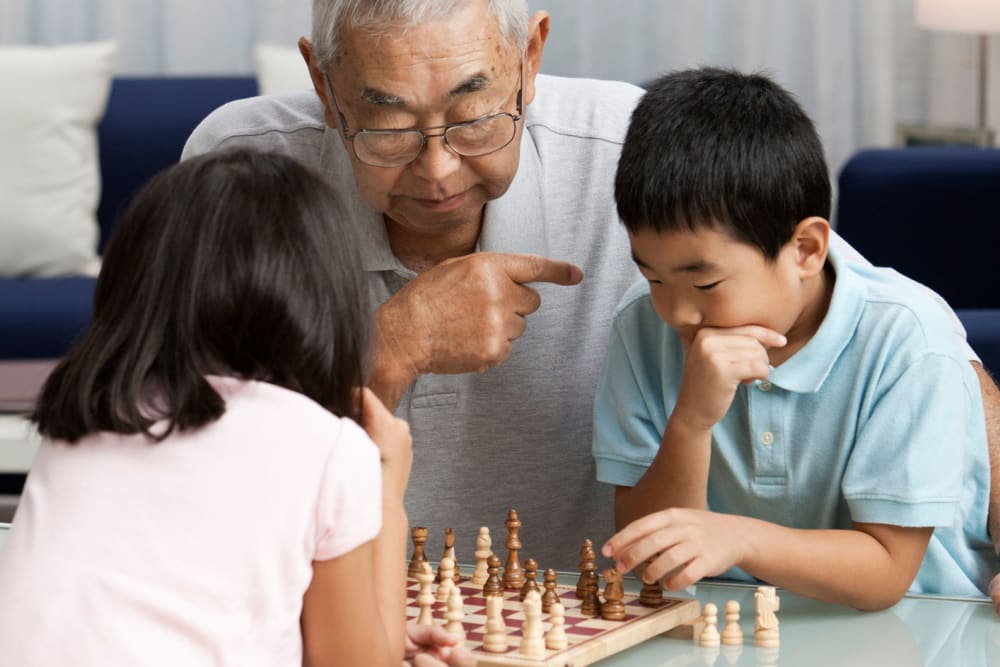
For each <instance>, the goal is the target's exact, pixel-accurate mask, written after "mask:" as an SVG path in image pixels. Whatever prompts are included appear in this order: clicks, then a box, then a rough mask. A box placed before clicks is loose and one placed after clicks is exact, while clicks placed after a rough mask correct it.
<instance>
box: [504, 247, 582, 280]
mask: <svg viewBox="0 0 1000 667" xmlns="http://www.w3.org/2000/svg"><path fill="white" fill-rule="evenodd" d="M503 265H504V271H506V272H507V275H508V276H509V277H510V279H511V280H513V281H514V282H516V283H533V282H542V283H555V284H556V285H576V284H577V283H579V282H580V281H581V280H583V270H582V269H580V267H578V266H577V265H576V264H571V263H570V262H564V261H562V260H560V259H551V258H549V257H542V256H541V255H515V254H511V255H505V256H504V258H503Z"/></svg>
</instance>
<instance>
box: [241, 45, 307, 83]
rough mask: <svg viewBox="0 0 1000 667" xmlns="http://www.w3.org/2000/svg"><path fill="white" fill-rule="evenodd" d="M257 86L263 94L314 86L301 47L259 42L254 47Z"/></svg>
mask: <svg viewBox="0 0 1000 667" xmlns="http://www.w3.org/2000/svg"><path fill="white" fill-rule="evenodd" d="M253 60H254V66H255V68H256V70H257V88H258V89H259V90H260V94H261V95H277V94H278V93H291V92H295V91H297V90H308V89H310V88H312V79H310V78H309V68H308V67H306V63H305V61H304V60H303V59H302V55H301V54H300V53H299V49H298V48H297V47H294V46H279V45H278V44H258V45H257V46H255V47H254V49H253Z"/></svg>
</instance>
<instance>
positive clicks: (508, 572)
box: [503, 509, 524, 591]
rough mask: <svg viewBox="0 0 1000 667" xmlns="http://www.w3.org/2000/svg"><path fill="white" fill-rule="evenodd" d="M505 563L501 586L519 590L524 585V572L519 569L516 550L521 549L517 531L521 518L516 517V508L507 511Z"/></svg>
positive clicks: (519, 528) (519, 562) (519, 527)
mask: <svg viewBox="0 0 1000 667" xmlns="http://www.w3.org/2000/svg"><path fill="white" fill-rule="evenodd" d="M504 525H505V526H507V545H506V546H507V563H506V564H505V565H504V568H503V587H504V589H506V590H509V591H516V590H520V588H521V586H523V585H524V572H522V571H521V561H520V560H519V559H518V556H517V552H518V551H520V550H521V540H520V539H519V538H518V535H517V533H518V531H519V530H521V520H520V519H518V518H517V510H515V509H512V510H510V511H509V512H507V520H506V521H504Z"/></svg>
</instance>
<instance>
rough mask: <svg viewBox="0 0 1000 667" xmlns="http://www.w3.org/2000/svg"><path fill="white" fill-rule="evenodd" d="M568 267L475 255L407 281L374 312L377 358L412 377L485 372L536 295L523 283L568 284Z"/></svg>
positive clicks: (504, 352) (573, 272)
mask: <svg viewBox="0 0 1000 667" xmlns="http://www.w3.org/2000/svg"><path fill="white" fill-rule="evenodd" d="M582 279H583V273H582V271H581V270H580V269H579V268H578V267H577V266H575V265H573V264H570V263H568V262H563V261H559V260H554V259H548V258H545V257H539V256H537V255H514V254H498V253H475V254H472V255H466V256H463V257H456V258H453V259H449V260H447V261H444V262H442V263H441V264H439V265H437V266H435V267H434V268H433V269H430V270H428V271H425V272H424V273H421V274H420V275H419V276H417V277H416V278H414V279H413V280H411V281H410V282H409V283H407V284H406V285H405V286H403V288H402V289H400V290H399V291H398V292H396V294H394V295H393V296H392V297H391V298H390V299H389V300H388V301H386V302H385V303H384V304H383V305H382V306H381V307H380V308H379V310H378V312H377V314H376V320H377V327H378V337H377V342H376V344H377V345H378V348H379V349H378V354H380V355H384V354H388V355H391V356H392V357H394V359H395V363H396V365H397V366H400V367H406V368H407V369H408V370H409V373H410V375H411V376H412V377H416V375H418V374H422V373H467V372H470V371H480V372H481V371H485V370H486V369H488V368H491V367H493V366H496V365H497V364H499V363H500V362H502V361H504V360H505V359H506V358H507V357H508V356H510V352H511V344H512V343H513V341H514V340H516V339H517V338H519V337H520V336H521V335H522V334H523V333H524V330H525V328H526V327H527V322H526V320H525V316H526V315H528V314H530V313H533V312H535V311H536V310H538V308H539V306H540V305H541V297H539V295H538V292H537V291H536V290H534V289H532V288H531V287H527V286H526V285H525V283H530V282H548V283H556V284H558V285H575V284H577V283H579V282H580V281H581V280H582Z"/></svg>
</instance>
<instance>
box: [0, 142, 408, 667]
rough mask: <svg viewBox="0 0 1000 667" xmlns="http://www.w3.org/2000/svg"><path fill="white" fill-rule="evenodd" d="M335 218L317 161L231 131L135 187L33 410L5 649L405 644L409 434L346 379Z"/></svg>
mask: <svg viewBox="0 0 1000 667" xmlns="http://www.w3.org/2000/svg"><path fill="white" fill-rule="evenodd" d="M343 215H344V214H343V212H342V210H341V208H340V205H339V203H338V201H337V200H336V199H335V197H334V195H333V193H332V191H330V190H329V189H328V188H327V187H326V185H325V184H324V183H323V182H322V181H321V180H320V178H319V177H318V176H316V175H314V174H313V173H312V172H310V171H309V170H307V169H306V168H304V167H302V166H301V165H299V164H298V163H296V162H294V161H292V160H291V159H289V158H285V157H282V156H279V155H271V154H260V153H251V152H247V151H236V152H228V153H222V154H213V155H207V156H203V157H200V158H196V159H193V160H190V161H187V162H184V163H182V164H179V165H176V166H174V167H172V168H170V169H168V170H167V171H165V172H164V173H162V174H161V175H159V176H158V177H156V178H155V179H153V181H152V182H151V183H150V184H149V185H148V186H147V187H146V188H145V189H144V190H143V191H142V192H141V193H140V194H139V195H138V196H137V197H136V199H135V201H134V202H133V204H132V205H131V206H130V208H129V209H128V210H127V211H126V213H125V215H124V217H123V219H122V221H121V222H120V224H119V225H118V227H117V230H116V232H115V235H114V237H113V238H112V240H111V242H110V243H109V245H108V248H107V251H106V253H105V258H104V267H103V270H102V272H101V275H100V278H99V279H98V282H97V287H96V292H95V295H94V321H93V324H92V325H91V327H90V329H89V330H88V331H87V333H86V334H85V335H84V337H83V339H82V340H81V341H80V342H79V343H78V344H77V345H76V347H75V348H74V349H73V350H72V351H71V352H70V353H69V355H67V357H66V358H65V359H64V360H63V361H62V362H61V363H60V364H59V365H58V366H57V368H56V369H55V371H54V372H53V373H52V375H51V377H50V378H49V380H48V382H47V383H46V385H45V388H44V389H43V391H42V395H41V397H40V399H39V401H38V404H37V407H36V410H35V413H34V415H33V419H34V421H35V422H36V423H37V425H38V428H39V431H40V432H41V433H42V435H43V436H44V437H45V441H44V444H43V445H42V448H41V450H40V452H39V455H38V458H37V460H36V461H35V464H34V466H33V468H32V470H31V473H30V475H29V477H28V481H27V483H26V486H25V488H24V492H23V496H22V499H21V504H20V506H19V508H18V511H17V514H16V516H15V519H14V526H13V528H12V530H11V534H10V537H9V539H8V540H7V543H6V545H5V547H4V548H3V550H2V551H0V646H2V647H3V654H4V659H5V660H8V661H9V662H10V664H16V665H21V666H24V667H27V666H31V665H59V664H63V665H68V664H72V665H139V664H142V665H155V664H162V665H171V666H174V665H186V666H191V665H239V666H241V667H242V666H246V665H262V666H263V665H266V666H268V667H273V666H275V665H288V666H292V665H296V666H297V665H302V664H303V663H304V664H306V665H327V664H333V662H334V661H336V662H337V664H346V665H361V664H364V665H390V664H392V665H399V664H400V663H401V661H402V659H403V656H404V642H405V635H404V631H405V628H404V619H405V613H404V606H405V572H404V567H403V564H404V563H405V553H404V550H405V539H406V516H405V513H404V510H403V493H404V490H405V488H406V482H407V477H408V474H409V469H410V459H411V450H410V436H409V430H408V428H407V426H406V424H405V423H404V422H402V421H400V420H398V419H396V418H395V417H393V416H392V415H391V414H390V413H389V412H388V411H387V410H386V409H385V408H384V407H383V406H382V404H381V403H380V402H379V401H378V399H377V398H375V396H374V394H371V393H370V392H369V391H367V390H364V391H363V392H362V393H360V394H359V393H358V390H357V388H358V387H360V386H361V385H362V384H363V370H364V356H365V352H366V350H367V341H366V333H367V329H368V327H367V321H368V316H367V313H368V310H367V306H366V303H365V300H364V299H363V298H362V297H363V295H364V288H363V284H362V280H363V276H364V270H363V268H362V266H361V264H360V262H359V259H358V252H357V250H356V247H357V245H356V243H355V239H354V238H353V237H352V235H351V233H350V228H349V227H348V226H338V225H337V224H336V221H337V220H340V219H342V217H343ZM352 419H354V420H357V421H359V422H361V423H362V424H364V426H365V429H366V430H367V434H366V433H365V431H363V430H362V429H361V428H359V427H358V426H357V425H356V424H355V422H354V421H352ZM373 441H374V444H373Z"/></svg>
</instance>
